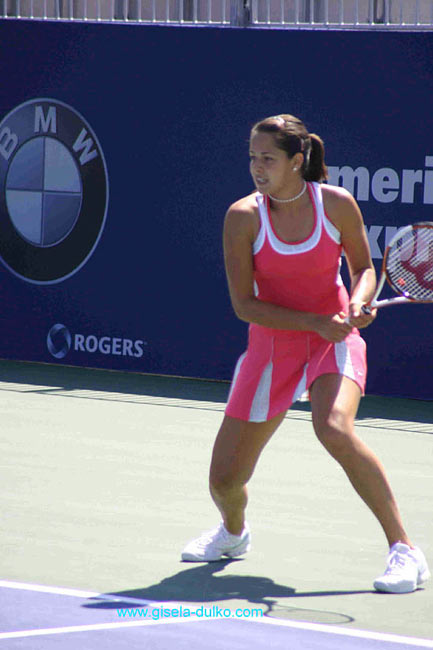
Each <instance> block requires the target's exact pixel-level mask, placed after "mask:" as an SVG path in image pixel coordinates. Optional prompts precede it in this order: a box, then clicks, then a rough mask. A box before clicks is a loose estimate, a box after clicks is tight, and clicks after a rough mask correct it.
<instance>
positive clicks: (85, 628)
mask: <svg viewBox="0 0 433 650" xmlns="http://www.w3.org/2000/svg"><path fill="white" fill-rule="evenodd" d="M202 620H204V619H201V618H191V619H189V618H170V619H164V620H161V619H159V620H157V621H154V620H152V619H148V620H146V621H143V620H141V621H127V622H126V623H94V624H92V625H70V626H69V627H48V628H43V629H36V630H18V631H17V632H2V633H0V641H2V640H3V639H22V638H24V637H29V636H45V635H50V634H70V633H71V632H98V631H100V630H118V629H119V628H122V627H123V628H124V627H127V628H130V627H147V626H148V625H167V624H168V625H173V624H177V623H193V622H196V623H197V622H199V621H202ZM205 620H206V621H210V620H214V619H211V618H206V619H205ZM220 620H222V619H220Z"/></svg>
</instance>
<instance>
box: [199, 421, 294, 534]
mask: <svg viewBox="0 0 433 650" xmlns="http://www.w3.org/2000/svg"><path fill="white" fill-rule="evenodd" d="M284 415H285V414H284V413H282V414H281V415H278V416H276V417H274V418H272V420H269V421H268V422H244V421H243V420H238V419H236V418H232V417H229V416H225V417H224V420H223V422H222V425H221V428H220V430H219V432H218V436H217V438H216V440H215V445H214V448H213V453H212V462H211V468H210V477H209V485H210V492H211V495H212V498H213V500H214V502H215V504H216V506H217V508H218V509H219V511H220V512H221V516H222V518H223V521H224V525H225V527H226V529H227V530H228V531H229V532H230V533H232V534H233V535H240V533H241V532H242V530H243V527H244V522H245V508H246V505H247V501H248V493H247V487H246V484H247V483H248V481H249V480H250V478H251V476H252V474H253V472H254V468H255V466H256V463H257V461H258V459H259V456H260V454H261V452H262V450H263V448H264V447H265V445H266V443H267V442H268V441H269V440H270V438H271V437H272V435H273V433H274V432H275V431H276V429H277V428H278V426H279V425H280V423H281V422H282V420H283V419H284Z"/></svg>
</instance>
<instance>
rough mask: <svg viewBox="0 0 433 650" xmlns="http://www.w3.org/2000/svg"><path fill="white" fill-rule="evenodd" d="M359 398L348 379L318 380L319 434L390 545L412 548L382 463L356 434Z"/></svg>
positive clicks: (315, 409) (316, 416)
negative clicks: (380, 527) (355, 421)
mask: <svg viewBox="0 0 433 650" xmlns="http://www.w3.org/2000/svg"><path fill="white" fill-rule="evenodd" d="M360 397H361V392H360V389H359V387H358V386H357V385H356V384H355V382H353V381H352V380H351V379H349V378H347V377H342V376H340V375H334V374H328V375H323V376H321V377H319V378H318V379H316V381H315V382H314V384H313V386H312V388H311V406H312V414H313V425H314V429H315V432H316V435H317V437H318V439H319V440H320V442H321V443H322V444H323V445H324V447H325V448H326V449H327V450H328V452H329V453H330V454H331V455H332V456H333V457H334V458H335V459H336V460H337V461H338V462H339V463H340V465H341V466H342V467H343V469H344V471H345V472H346V474H347V476H348V478H349V480H350V482H351V483H352V485H353V487H354V488H355V490H356V491H357V492H358V494H359V496H360V497H361V498H362V499H363V500H364V501H365V503H366V504H367V505H368V507H369V508H370V509H371V511H372V512H373V513H374V514H375V515H376V517H377V519H378V520H379V522H380V524H381V525H382V528H383V530H384V532H385V535H386V538H387V540H388V542H389V545H390V546H392V545H393V544H394V543H395V542H398V541H400V542H403V543H404V544H407V545H408V546H412V544H411V541H410V539H409V537H408V536H407V534H406V531H405V530H404V527H403V523H402V520H401V516H400V513H399V509H398V506H397V503H396V500H395V498H394V495H393V493H392V490H391V487H390V485H389V482H388V480H387V478H386V475H385V471H384V468H383V466H382V464H381V463H380V461H379V460H378V458H377V457H376V456H375V454H373V452H372V451H371V450H370V449H369V448H368V447H367V445H366V444H365V443H364V442H363V441H362V440H360V438H358V436H357V435H356V434H355V431H354V419H355V415H356V412H357V409H358V405H359V401H360Z"/></svg>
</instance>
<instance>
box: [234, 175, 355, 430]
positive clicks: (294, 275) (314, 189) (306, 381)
mask: <svg viewBox="0 0 433 650" xmlns="http://www.w3.org/2000/svg"><path fill="white" fill-rule="evenodd" d="M308 192H309V195H310V198H311V201H312V204H313V206H314V213H315V220H314V227H313V230H312V232H311V234H310V235H309V237H308V238H307V239H305V240H303V241H299V242H295V243H292V244H291V243H287V242H285V241H283V240H281V239H280V238H279V237H278V235H277V234H276V233H275V231H274V228H273V225H272V219H271V215H270V208H269V198H268V197H267V196H263V195H262V194H259V193H258V194H257V195H256V200H257V204H258V208H259V214H260V222H261V226H260V231H259V234H258V235H257V239H256V241H255V242H254V247H253V255H254V280H255V292H256V296H257V298H258V299H259V300H263V301H265V302H271V303H274V304H278V305H282V306H284V307H288V308H290V309H296V310H300V311H309V312H314V313H318V314H336V313H338V312H340V311H344V312H346V313H347V311H348V304H349V296H348V293H347V291H346V288H345V287H344V285H343V282H342V279H341V276H340V266H341V253H342V246H341V239H340V233H339V231H338V230H337V229H336V228H335V226H334V225H333V224H332V223H331V221H330V220H329V219H328V217H327V216H326V214H325V212H324V206H323V198H322V189H321V185H320V183H308ZM365 348H366V346H365V342H364V340H363V339H362V338H361V336H360V335H359V332H358V330H357V329H353V330H352V332H351V333H350V334H349V335H348V336H347V337H346V339H345V340H344V341H342V342H341V343H330V342H329V341H326V340H325V339H323V338H322V337H321V336H319V335H318V334H316V333H315V332H300V331H295V330H277V329H271V328H268V327H262V326H261V325H256V324H254V323H252V324H250V326H249V333H248V348H247V350H246V352H244V354H243V355H242V356H241V357H240V358H239V360H238V363H237V365H236V369H235V372H234V377H233V381H232V385H231V390H230V394H229V399H228V404H227V408H226V414H227V415H229V416H231V417H234V418H239V419H241V420H246V421H249V422H265V421H266V420H270V419H271V418H273V417H275V416H276V415H278V414H279V413H283V412H284V411H286V410H287V409H288V408H289V407H290V405H291V404H292V403H293V402H295V401H296V400H298V399H299V398H300V397H301V396H302V394H303V393H304V392H305V391H306V390H308V389H309V387H310V386H311V384H312V383H313V382H314V380H315V379H317V377H320V376H321V375H324V374H328V373H336V374H340V375H345V376H346V377H349V378H350V379H352V380H353V381H354V382H356V383H357V384H358V386H359V387H360V389H361V391H362V392H364V389H365V381H366V374H367V363H366V349H365Z"/></svg>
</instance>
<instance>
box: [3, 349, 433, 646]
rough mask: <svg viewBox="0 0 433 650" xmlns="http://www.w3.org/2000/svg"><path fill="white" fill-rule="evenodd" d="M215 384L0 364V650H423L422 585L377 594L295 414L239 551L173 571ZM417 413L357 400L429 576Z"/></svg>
mask: <svg viewBox="0 0 433 650" xmlns="http://www.w3.org/2000/svg"><path fill="white" fill-rule="evenodd" d="M227 390H228V386H227V384H223V383H217V382H215V383H214V382H205V381H196V380H181V379H175V378H167V377H149V376H144V375H132V374H127V373H114V372H103V371H92V370H84V369H77V368H65V367H56V366H44V365H37V364H28V363H15V362H4V361H3V362H0V396H1V400H2V430H1V434H0V441H1V442H0V445H1V459H2V460H1V464H2V471H1V473H0V476H1V478H0V482H1V490H0V507H1V511H2V514H3V517H2V526H1V528H0V544H1V549H2V554H1V560H0V561H1V564H2V571H1V576H0V578H1V580H0V650H2V649H3V648H4V649H5V650H6V649H7V650H15V649H19V650H30V649H31V650H34V649H39V648H41V649H42V648H43V649H45V648H47V649H51V648H54V649H56V648H62V649H63V648H67V649H69V648H70V649H72V648H73V649H75V648H80V649H92V650H99V648H101V649H102V648H107V647H109V648H113V649H114V650H118V649H121V648H122V649H123V648H132V649H135V648H152V649H156V650H160V649H161V650H166V649H170V648H171V647H173V648H176V649H178V648H188V649H189V650H191V649H193V648H209V649H210V650H217V649H220V648H221V649H222V648H233V649H234V650H238V649H239V650H240V649H244V648H245V649H246V648H251V649H252V650H256V649H258V648H264V647H268V646H269V647H273V648H278V649H279V648H293V649H296V650H297V649H300V650H304V649H308V650H309V649H315V648H320V649H328V648H329V649H331V648H332V649H333V650H340V649H343V648H344V649H345V650H346V649H347V650H348V649H349V648H350V649H352V648H355V649H357V648H362V649H368V650H375V649H376V648H380V649H381V650H390V649H394V648H395V649H397V648H405V647H407V648H418V647H419V648H433V584H432V583H431V582H430V583H427V584H426V585H425V587H424V588H422V589H419V590H418V591H417V592H415V593H413V594H407V595H383V594H377V593H375V592H374V591H373V588H372V581H373V579H374V578H375V577H376V575H378V574H380V573H381V572H382V571H383V569H384V566H385V556H386V552H387V548H386V542H385V539H384V537H383V534H382V532H381V530H380V528H379V525H378V524H377V523H376V521H375V519H374V518H373V517H372V515H371V514H370V513H369V511H368V510H367V509H366V507H365V506H364V505H363V504H362V502H361V501H360V500H359V498H358V497H357V496H356V495H355V494H354V493H353V491H352V489H351V488H350V486H349V484H348V482H347V479H346V477H345V476H344V474H343V472H342V470H340V468H339V467H338V466H337V465H336V463H335V461H333V460H332V459H331V458H330V457H329V456H328V455H327V454H326V452H325V451H324V450H323V449H322V448H321V447H320V445H319V443H318V442H317V441H316V439H315V437H314V434H313V432H312V428H311V416H310V412H309V405H308V404H299V405H296V406H295V408H293V409H292V410H291V411H290V412H289V413H288V415H287V417H286V419H285V421H284V423H283V425H282V426H281V428H280V430H279V431H278V432H277V434H276V435H275V437H274V439H273V440H272V441H271V443H270V445H269V446H268V448H267V449H266V450H265V452H264V454H263V456H262V458H261V460H260V462H259V465H258V467H257V470H256V474H255V476H254V477H253V480H252V482H251V485H250V505H249V509H248V520H249V523H250V525H251V528H252V531H253V548H252V551H251V552H250V553H249V554H248V555H247V556H245V559H240V560H225V561H222V562H216V563H211V564H188V563H182V562H181V561H180V552H181V550H182V548H183V546H184V545H185V543H186V542H187V541H188V540H189V539H191V538H192V537H194V536H196V535H197V534H199V533H200V532H201V531H203V530H206V529H208V528H211V527H213V526H214V525H215V524H216V523H217V522H218V516H217V514H216V511H215V510H214V507H213V505H212V503H211V501H210V498H209V497H208V494H207V473H208V465H209V459H210V453H211V449H212V444H213V440H214V437H215V434H216V431H217V428H218V426H219V423H220V421H221V417H222V412H223V409H224V402H225V399H226V395H227ZM432 421H433V403H431V402H421V401H413V400H400V399H390V398H386V399H385V398H379V397H367V398H365V399H364V401H363V403H362V406H361V409H360V413H359V418H358V421H357V432H358V434H359V435H360V436H361V437H362V438H363V439H364V440H365V441H366V442H367V443H368V444H369V445H370V446H371V447H372V448H373V450H374V451H375V452H376V453H377V454H378V455H379V457H380V458H381V460H382V461H383V462H384V464H385V467H386V469H387V473H388V476H389V478H390V480H391V483H392V485H393V488H394V491H395V493H396V495H397V498H398V501H399V504H400V508H401V510H402V512H403V517H404V520H405V522H406V525H407V528H408V530H409V533H410V535H411V536H412V538H413V539H414V540H415V542H416V543H417V544H419V545H420V546H421V547H422V548H423V550H424V552H425V554H426V556H427V558H428V560H429V563H430V567H432V565H433V541H432V540H433V517H432V497H433V424H432Z"/></svg>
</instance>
